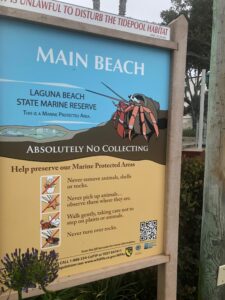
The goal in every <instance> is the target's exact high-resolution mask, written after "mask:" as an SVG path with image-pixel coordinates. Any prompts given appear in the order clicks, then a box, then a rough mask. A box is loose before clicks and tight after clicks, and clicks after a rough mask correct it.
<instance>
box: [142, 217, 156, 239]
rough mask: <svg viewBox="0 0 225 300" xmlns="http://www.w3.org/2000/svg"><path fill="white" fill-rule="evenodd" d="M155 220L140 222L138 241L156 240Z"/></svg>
mask: <svg viewBox="0 0 225 300" xmlns="http://www.w3.org/2000/svg"><path fill="white" fill-rule="evenodd" d="M156 238H157V220H150V221H146V222H141V223H140V241H148V240H156Z"/></svg>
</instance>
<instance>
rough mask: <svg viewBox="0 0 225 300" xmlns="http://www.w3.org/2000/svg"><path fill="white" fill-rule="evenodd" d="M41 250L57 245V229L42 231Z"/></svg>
mask: <svg viewBox="0 0 225 300" xmlns="http://www.w3.org/2000/svg"><path fill="white" fill-rule="evenodd" d="M41 235H42V248H47V247H55V246H58V245H59V241H60V239H59V229H57V230H45V231H42V233H41Z"/></svg>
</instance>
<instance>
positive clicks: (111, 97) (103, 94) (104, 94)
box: [85, 89, 128, 103]
mask: <svg viewBox="0 0 225 300" xmlns="http://www.w3.org/2000/svg"><path fill="white" fill-rule="evenodd" d="M85 91H87V92H90V93H93V94H96V95H99V96H103V97H106V98H109V99H112V100H115V101H121V99H117V98H114V97H111V96H108V95H105V94H101V93H98V92H95V91H91V90H87V89H85ZM123 101H124V102H127V103H128V101H126V100H123Z"/></svg>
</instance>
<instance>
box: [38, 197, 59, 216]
mask: <svg viewBox="0 0 225 300" xmlns="http://www.w3.org/2000/svg"><path fill="white" fill-rule="evenodd" d="M59 196H60V195H59V194H57V195H42V196H41V202H42V213H44V212H49V211H52V210H56V209H57V210H58V209H59V206H60V203H59V198H60V197H59Z"/></svg>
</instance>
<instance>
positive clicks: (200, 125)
mask: <svg viewBox="0 0 225 300" xmlns="http://www.w3.org/2000/svg"><path fill="white" fill-rule="evenodd" d="M205 76H206V70H205V69H203V70H202V81H201V93H200V111H199V123H198V150H202V143H203V128H204V104H205Z"/></svg>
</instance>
